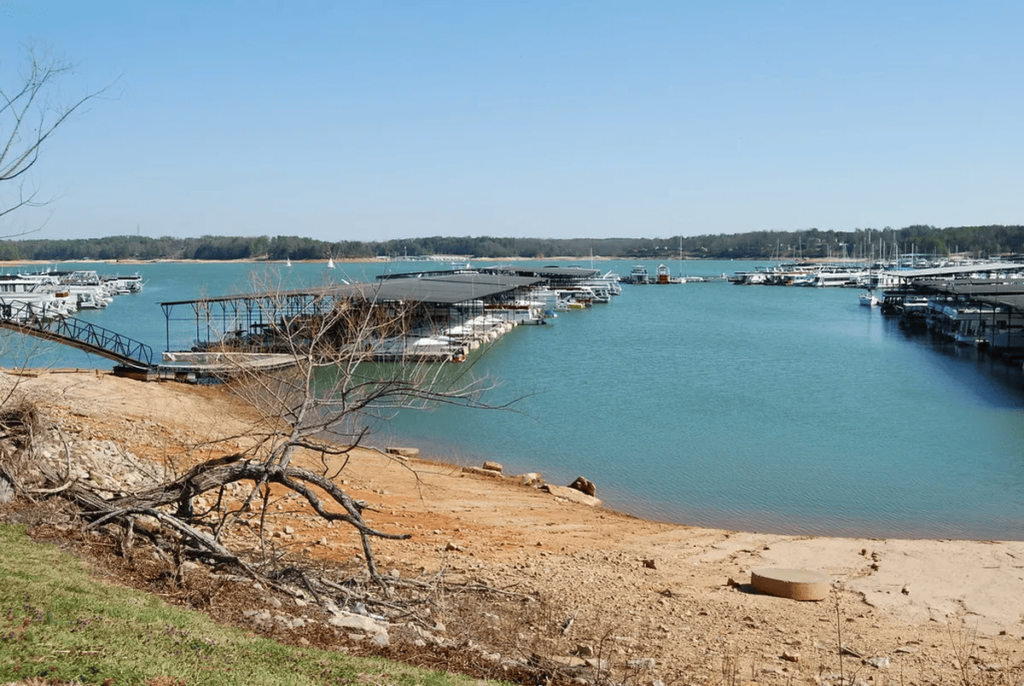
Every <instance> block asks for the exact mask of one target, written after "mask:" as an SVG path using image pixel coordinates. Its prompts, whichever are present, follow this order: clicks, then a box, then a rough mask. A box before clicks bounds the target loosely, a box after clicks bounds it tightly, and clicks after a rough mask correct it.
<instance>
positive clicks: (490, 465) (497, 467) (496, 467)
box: [483, 462, 504, 474]
mask: <svg viewBox="0 0 1024 686" xmlns="http://www.w3.org/2000/svg"><path fill="white" fill-rule="evenodd" d="M483 468H484V469H486V470H487V471H489V472H497V473H498V474H501V472H502V470H503V469H504V468H503V467H502V466H501V464H500V463H498V462H484V467H483Z"/></svg>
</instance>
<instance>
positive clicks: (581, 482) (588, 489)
mask: <svg viewBox="0 0 1024 686" xmlns="http://www.w3.org/2000/svg"><path fill="white" fill-rule="evenodd" d="M569 488H575V489H576V490H577V491H579V492H580V493H586V494H587V495H589V496H590V497H591V498H596V497H597V486H595V485H594V484H593V483H592V482H591V481H590V480H589V479H587V478H586V477H582V476H577V477H576V480H575V481H573V482H572V483H571V484H569Z"/></svg>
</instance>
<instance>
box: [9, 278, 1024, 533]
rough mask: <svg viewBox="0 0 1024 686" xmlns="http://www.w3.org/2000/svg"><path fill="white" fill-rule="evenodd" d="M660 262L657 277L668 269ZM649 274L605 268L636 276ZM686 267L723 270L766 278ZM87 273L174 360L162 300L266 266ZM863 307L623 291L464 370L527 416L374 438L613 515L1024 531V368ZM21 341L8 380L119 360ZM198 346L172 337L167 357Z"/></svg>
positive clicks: (138, 332)
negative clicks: (496, 472) (104, 278)
mask: <svg viewBox="0 0 1024 686" xmlns="http://www.w3.org/2000/svg"><path fill="white" fill-rule="evenodd" d="M517 264H518V263H517ZM538 264H541V263H538ZM543 264H547V263H546V262H545V263H543ZM552 264H553V263H552ZM562 264H563V265H566V264H567V263H564V262H563V263H562ZM579 264H581V265H582V266H589V262H581V263H579ZM646 264H647V267H648V269H649V270H650V272H651V273H653V272H654V269H655V267H656V266H657V264H656V263H653V262H649V263H646ZM631 265H632V263H629V262H615V261H598V262H596V263H595V267H597V268H600V269H601V270H602V271H604V270H607V269H614V270H616V271H618V272H619V273H622V274H625V273H627V272H628V271H629V269H630V267H631ZM670 266H671V268H672V271H673V273H676V272H678V271H680V269H682V270H684V271H685V272H686V273H689V274H691V275H701V276H715V275H720V274H722V273H728V274H732V273H733V272H735V271H739V270H746V269H751V268H753V267H754V266H755V263H745V262H715V261H690V262H685V263H682V264H681V265H680V264H679V263H671V264H670ZM77 267H82V268H90V269H97V270H98V271H100V272H101V273H119V272H120V273H132V272H135V271H138V272H139V273H141V274H142V276H143V277H144V280H145V282H146V287H145V291H144V293H142V294H140V295H133V296H121V297H119V298H117V299H116V300H115V301H114V303H113V304H112V305H111V306H110V307H109V308H107V309H106V310H102V311H86V312H82V313H80V315H81V317H82V318H83V319H87V320H89V321H92V322H95V323H97V324H100V325H102V326H104V327H107V328H109V329H112V330H115V331H117V332H119V333H122V334H125V335H127V336H131V337H132V338H136V339H138V340H141V341H143V342H145V343H148V344H149V345H151V346H153V348H154V351H156V353H157V354H159V352H160V351H162V350H164V348H165V344H166V341H167V333H166V328H165V321H164V315H163V313H162V311H161V309H160V307H159V305H158V303H159V302H163V301H174V300H186V299H190V298H195V297H200V296H203V295H211V296H212V295H222V294H227V293H238V292H245V291H248V290H251V287H250V286H249V283H250V276H251V274H252V273H253V271H254V270H255V271H258V272H263V271H264V270H266V269H267V268H266V267H255V266H254V265H251V264H193V263H187V264H173V263H154V264H143V265H137V266H136V265H133V266H131V267H128V268H125V267H124V266H122V265H107V264H89V265H66V264H62V265H60V268H62V269H66V268H77ZM385 268H387V267H386V265H385V264H383V263H377V262H374V263H366V264H343V265H340V268H339V269H336V270H331V271H328V270H326V269H325V268H324V265H323V264H295V265H294V266H293V267H291V268H290V269H288V268H285V267H283V266H281V265H274V266H272V267H271V268H270V269H271V271H272V272H273V273H276V274H280V278H281V279H283V280H284V282H285V285H286V286H296V285H302V284H312V283H322V282H323V281H324V280H325V279H339V278H347V279H350V280H351V279H358V280H364V279H370V278H372V277H373V276H375V275H376V274H378V273H380V272H381V271H382V270H384V269H385ZM392 268H394V267H392ZM858 293H859V292H858V291H857V290H853V289H814V288H779V287H758V286H746V287H741V286H734V285H732V284H729V283H726V282H722V281H718V282H711V283H687V284H680V285H669V286H655V285H648V286H624V287H623V294H622V295H621V296H619V297H618V298H615V299H614V300H613V302H612V303H611V304H608V305H596V306H594V307H593V308H592V309H590V310H586V311H580V312H562V313H559V317H558V318H557V320H555V321H554V323H552V324H550V325H547V326H539V327H519V328H517V329H515V330H513V331H512V332H510V333H509V334H507V335H506V336H504V337H503V338H501V339H499V340H498V341H497V342H496V343H494V344H493V345H491V346H490V347H489V349H488V350H487V351H486V353H485V354H484V355H482V356H479V357H471V359H470V362H471V364H472V366H471V368H468V370H467V371H468V373H472V374H475V375H479V376H484V375H487V376H490V377H492V378H494V379H497V380H499V381H500V387H499V388H498V389H497V390H496V391H495V392H494V393H493V394H492V396H491V398H490V399H491V401H492V402H493V403H494V404H501V403H504V402H508V401H515V404H514V408H515V410H514V411H507V410H505V411H498V410H466V409H464V408H457V407H451V406H441V407H438V408H436V409H435V410H434V411H431V412H405V413H401V414H400V415H399V416H397V417H395V418H394V419H393V420H391V421H390V422H388V423H387V424H384V425H379V426H376V427H375V430H376V433H375V435H374V436H373V437H372V438H371V441H370V442H371V443H374V444H376V445H382V446H383V445H398V444H401V445H411V446H417V447H419V448H420V449H421V450H422V452H423V454H424V455H425V456H430V457H436V458H440V459H445V460H448V461H451V462H455V463H458V464H480V463H482V462H483V461H484V460H496V461H498V462H501V463H503V465H504V466H505V471H506V473H521V472H527V471H539V472H542V473H543V474H544V477H545V478H546V479H547V480H548V481H550V482H551V483H557V484H568V483H569V482H570V481H572V480H573V479H574V478H575V477H577V476H585V477H587V478H588V479H590V480H591V481H593V482H594V483H595V484H596V485H597V488H598V496H599V497H601V498H602V499H603V500H604V501H605V503H606V505H607V506H609V507H612V508H614V509H617V510H622V511H627V512H630V513H633V514H636V515H639V516H644V517H649V518H653V519H659V520H665V521H672V522H678V523H685V524H693V525H701V526H713V527H722V528H733V529H743V530H751V531H765V532H779V533H791V534H832V535H855V536H866V537H913V538H918V537H920V538H972V539H1015V540H1016V539H1021V538H1022V537H1024V374H1022V373H1021V370H1020V369H1019V368H1017V369H1011V368H1009V367H1007V366H1005V365H1003V364H1002V363H1000V362H995V361H992V360H990V359H989V358H987V357H986V356H983V355H978V354H977V353H976V352H975V351H974V349H969V348H958V347H956V346H953V345H950V344H943V343H939V342H937V341H936V340H934V339H932V338H931V337H930V336H928V335H923V336H908V335H906V334H905V333H904V332H903V331H902V330H901V329H900V328H899V327H898V326H897V324H896V322H895V321H894V320H889V319H887V318H884V317H882V316H881V315H880V313H879V312H878V310H877V308H876V309H869V308H866V307H862V306H860V305H859V303H858V298H857V296H858ZM178 328H180V327H178ZM10 338H11V339H10V340H8V344H7V351H8V352H7V355H6V357H5V359H4V360H3V363H4V364H5V365H7V366H10V365H11V364H13V363H16V362H18V361H24V360H28V362H29V363H30V364H31V365H32V366H45V365H50V366H59V367H82V368H110V366H111V364H110V363H109V362H108V361H106V360H104V359H102V358H96V357H93V356H88V355H85V354H84V353H81V352H79V351H77V350H73V349H70V348H66V347H63V346H57V345H52V344H40V343H38V342H36V341H34V340H31V341H26V340H24V339H20V338H19V337H13V336H12V337H10ZM189 343H190V341H189V339H188V338H187V332H185V334H181V333H180V332H175V333H174V335H173V336H172V340H171V347H172V348H182V347H187V346H188V344H189Z"/></svg>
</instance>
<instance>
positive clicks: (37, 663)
mask: <svg viewBox="0 0 1024 686" xmlns="http://www.w3.org/2000/svg"><path fill="white" fill-rule="evenodd" d="M30 677H40V678H45V679H54V680H61V681H75V680H77V681H80V682H82V683H98V684H108V685H111V686H112V685H113V684H151V685H152V686H157V685H159V686H177V685H178V684H188V685H189V686H194V685H195V684H326V683H331V684H337V683H364V684H365V683H372V684H431V685H433V686H447V685H462V684H477V683H479V682H478V681H476V680H475V679H470V678H468V677H464V676H462V675H453V674H447V673H443V672H430V671H426V670H421V669H415V668H412V667H408V666H406V665H402V664H397V663H389V662H385V661H383V660H377V659H368V658H356V657H352V656H350V655H347V654H344V653H340V652H330V651H324V650H317V649H312V648H303V649H300V648H294V647H291V646H286V645H282V644H280V643H277V642H274V641H271V640H269V639H265V638H261V637H258V636H254V635H253V634H251V633H247V632H245V631H242V630H239V629H234V628H228V627H224V626H221V625H219V624H217V623H215V622H213V621H212V620H211V619H210V618H208V617H207V616H206V615H203V614H201V613H197V612H190V611H187V610H183V609H181V608H177V607H173V606H170V605H167V604H166V603H164V602H163V601H162V600H161V599H160V598H159V597H156V596H152V595H147V594H145V593H141V592H138V591H134V590H131V589H125V588H121V587H117V586H112V585H109V584H105V583H103V582H101V581H98V580H96V579H94V578H92V577H90V575H89V573H88V572H87V571H86V570H85V569H84V568H83V566H82V565H81V564H80V563H79V561H78V560H77V559H75V558H73V557H71V556H70V555H67V554H65V553H62V552H61V551H60V550H58V549H57V548H56V547H54V546H52V545H44V544H38V543H34V542H33V541H31V540H30V539H29V538H28V536H27V535H26V534H25V529H24V527H21V526H11V525H6V524H0V683H6V682H8V681H15V680H23V679H28V678H30Z"/></svg>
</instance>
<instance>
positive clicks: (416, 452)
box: [386, 446, 420, 458]
mask: <svg viewBox="0 0 1024 686" xmlns="http://www.w3.org/2000/svg"><path fill="white" fill-rule="evenodd" d="M386 452H387V454H388V455H395V456H397V457H404V458H418V457H419V456H420V449H419V448H397V447H394V446H392V447H390V448H388V449H387V450H386Z"/></svg>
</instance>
